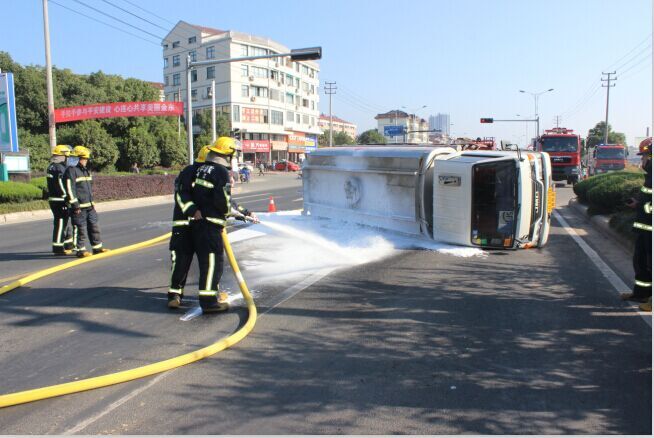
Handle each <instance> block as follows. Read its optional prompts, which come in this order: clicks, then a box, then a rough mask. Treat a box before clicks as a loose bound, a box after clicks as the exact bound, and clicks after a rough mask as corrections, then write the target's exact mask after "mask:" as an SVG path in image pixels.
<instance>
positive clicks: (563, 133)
mask: <svg viewBox="0 0 654 438" xmlns="http://www.w3.org/2000/svg"><path fill="white" fill-rule="evenodd" d="M536 150H537V151H539V152H547V153H548V154H549V155H550V162H551V163H552V179H554V181H563V180H565V181H567V183H568V184H575V183H576V182H577V181H579V178H580V176H581V139H580V138H579V136H578V135H577V134H575V133H574V132H573V131H572V129H567V128H552V129H546V130H545V133H544V134H543V135H541V136H540V137H538V140H537V141H536Z"/></svg>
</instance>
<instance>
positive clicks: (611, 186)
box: [574, 172, 644, 214]
mask: <svg viewBox="0 0 654 438" xmlns="http://www.w3.org/2000/svg"><path fill="white" fill-rule="evenodd" d="M643 181H644V176H643V174H642V173H640V172H611V173H606V174H603V175H597V176H593V177H591V178H588V179H587V180H584V181H581V182H579V183H578V184H575V186H574V192H575V194H576V195H577V198H578V199H579V202H581V203H582V204H587V205H588V206H589V207H590V208H591V213H592V214H597V213H614V212H617V211H622V210H624V209H625V208H626V206H625V202H626V201H627V199H629V198H631V197H635V196H636V194H637V193H638V190H639V188H640V186H642V185H643Z"/></svg>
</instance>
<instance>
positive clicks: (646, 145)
mask: <svg viewBox="0 0 654 438" xmlns="http://www.w3.org/2000/svg"><path fill="white" fill-rule="evenodd" d="M639 149H640V151H639V152H638V155H640V156H641V160H642V161H641V165H642V168H643V170H644V171H645V184H643V186H642V187H641V188H640V193H639V194H638V199H637V200H636V199H633V198H632V199H630V200H629V201H628V202H627V205H628V206H629V207H631V208H634V209H636V220H635V221H634V226H633V228H634V232H635V233H636V243H635V245H634V258H633V264H634V273H635V280H634V289H633V292H630V293H623V294H622V295H621V298H622V299H623V300H628V301H636V302H639V303H641V305H640V309H641V310H644V311H648V312H651V311H652V137H649V138H647V139H645V140H643V141H642V142H641V143H640V146H639Z"/></svg>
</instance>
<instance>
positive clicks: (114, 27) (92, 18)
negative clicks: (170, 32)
mask: <svg viewBox="0 0 654 438" xmlns="http://www.w3.org/2000/svg"><path fill="white" fill-rule="evenodd" d="M49 2H50V3H52V4H55V5H57V6H59V7H60V8H64V9H67V10H69V11H70V12H73V13H75V14H78V15H81V16H82V17H86V18H88V19H89V20H93V21H96V22H98V23H100V24H104V25H105V26H109V27H111V28H113V29H116V30H118V31H120V32H123V33H126V34H127V35H131V36H133V37H135V38H138V39H140V40H143V41H145V42H148V43H150V44H154V45H155V46H159V47H160V46H161V45H160V44H159V43H155V42H154V41H151V40H149V39H147V38H143V37H142V36H140V35H136V34H133V33H131V32H128V31H126V30H124V29H121V28H119V27H116V26H114V25H113V24H109V23H105V22H104V21H102V20H98V19H97V18H94V17H91V16H90V15H86V14H85V13H83V12H79V11H77V10H75V9H72V8H69V7H68V6H64V5H62V4H61V3H57V2H56V1H55V0H49Z"/></svg>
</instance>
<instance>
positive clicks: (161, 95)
mask: <svg viewBox="0 0 654 438" xmlns="http://www.w3.org/2000/svg"><path fill="white" fill-rule="evenodd" d="M148 83H149V84H150V85H152V88H154V89H155V90H157V92H158V93H159V102H164V101H165V100H166V92H165V91H164V84H163V83H161V82H148Z"/></svg>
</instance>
